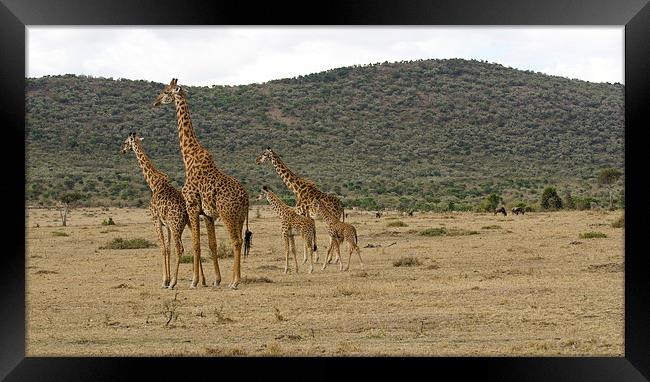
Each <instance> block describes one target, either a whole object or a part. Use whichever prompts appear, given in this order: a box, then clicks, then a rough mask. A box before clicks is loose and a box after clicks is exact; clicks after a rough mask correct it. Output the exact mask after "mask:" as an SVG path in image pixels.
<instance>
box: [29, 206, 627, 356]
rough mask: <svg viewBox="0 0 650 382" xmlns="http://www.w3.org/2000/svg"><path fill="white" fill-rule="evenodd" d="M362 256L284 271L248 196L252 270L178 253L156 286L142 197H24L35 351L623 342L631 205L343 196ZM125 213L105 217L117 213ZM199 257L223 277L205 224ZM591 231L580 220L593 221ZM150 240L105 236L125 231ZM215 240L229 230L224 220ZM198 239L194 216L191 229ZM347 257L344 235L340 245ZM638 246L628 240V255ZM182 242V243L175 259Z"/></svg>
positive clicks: (467, 350) (347, 352)
mask: <svg viewBox="0 0 650 382" xmlns="http://www.w3.org/2000/svg"><path fill="white" fill-rule="evenodd" d="M347 212H349V215H348V217H347V218H346V222H350V223H352V224H354V225H355V226H356V228H357V232H358V236H359V246H360V248H361V256H362V259H363V262H364V265H365V266H364V268H363V269H362V268H361V265H360V263H359V259H358V257H357V256H356V255H353V257H352V259H351V264H350V269H349V270H348V271H344V272H340V271H339V269H338V266H337V265H336V264H334V263H332V264H329V265H328V266H327V268H326V269H325V270H324V271H322V270H321V266H322V264H323V260H324V258H325V252H326V249H327V244H328V240H327V231H326V227H325V224H324V223H323V221H322V220H320V219H319V218H317V219H316V233H317V242H318V255H319V260H318V263H317V264H315V267H314V272H313V273H312V274H308V273H307V270H308V264H303V254H302V239H301V238H300V236H296V238H295V241H296V248H297V255H298V263H299V271H298V273H296V272H295V269H294V265H293V261H291V262H290V265H289V269H290V272H289V273H288V274H284V272H283V271H284V262H285V257H284V244H283V242H282V240H281V237H280V227H279V218H278V217H277V216H276V215H275V214H274V213H273V211H272V210H270V209H269V208H268V206H256V205H253V206H252V207H251V211H250V223H249V225H250V229H251V231H252V232H253V239H252V242H253V245H252V248H251V252H250V254H249V256H248V257H247V258H245V259H242V283H241V284H240V286H239V289H237V290H230V289H228V284H229V282H230V281H231V280H232V273H231V272H232V263H233V259H232V257H229V258H223V259H220V260H219V265H220V268H221V275H222V282H221V285H220V286H219V287H216V288H213V287H211V286H208V287H201V286H199V287H198V288H197V289H194V290H190V289H189V284H190V280H191V263H189V262H182V263H181V264H180V270H179V283H178V285H177V286H176V288H175V289H174V290H169V289H162V288H161V282H162V256H161V254H160V248H159V247H157V245H158V241H157V237H156V234H155V231H154V229H153V225H152V224H151V221H150V217H149V215H148V211H147V210H146V209H138V208H110V209H106V208H78V209H74V210H72V211H71V212H70V213H69V215H68V224H67V226H66V227H62V226H61V222H60V217H59V213H58V211H56V210H55V209H51V210H48V209H28V210H26V215H27V219H26V224H27V226H26V236H27V239H26V254H25V256H26V270H25V272H26V283H27V285H26V291H27V294H26V313H27V315H26V317H27V318H26V354H27V356H294V355H297V356H366V355H369V356H403V355H406V356H421V355H424V356H544V355H549V356H553V355H569V356H586V355H589V356H623V349H624V342H623V341H624V272H623V270H624V246H623V236H624V229H623V228H615V227H613V226H612V223H613V222H615V221H617V220H618V219H619V218H620V217H621V214H622V212H621V211H604V210H597V211H560V212H529V213H526V214H525V215H513V214H510V213H509V214H508V216H502V215H493V214H491V213H470V212H461V213H449V212H448V213H417V212H416V213H415V214H414V215H413V216H408V215H405V214H400V213H397V212H395V213H390V212H389V213H386V214H384V215H382V216H381V218H377V217H376V216H375V213H374V212H365V211H352V210H349V211H347ZM109 217H110V218H111V219H112V220H113V221H114V222H115V225H102V222H105V221H106V220H107V219H108V218H109ZM201 228H202V229H201V234H202V243H201V246H202V254H201V256H202V260H203V269H204V272H205V276H206V281H207V283H208V285H211V284H212V282H213V281H214V273H213V265H212V260H211V259H210V256H209V255H210V251H209V249H208V245H207V235H206V232H205V226H204V225H202V227H201ZM585 234H586V235H585ZM120 238H121V239H123V240H129V239H136V238H140V239H144V240H146V241H149V242H151V243H154V244H156V246H154V247H150V248H140V249H104V247H106V246H107V244H108V243H110V242H111V241H113V240H115V239H120ZM217 239H218V240H219V241H220V242H221V243H222V244H225V243H228V241H227V239H226V231H225V229H224V227H223V226H222V225H217ZM183 244H184V247H185V251H186V255H188V254H189V253H190V252H191V248H192V246H191V237H190V232H189V229H186V230H185V232H184V234H183ZM341 255H342V258H343V261H344V264H347V262H348V256H347V248H346V246H345V245H343V246H342V247H341ZM628 255H634V254H628ZM174 256H175V254H174V253H173V252H172V264H173V263H174Z"/></svg>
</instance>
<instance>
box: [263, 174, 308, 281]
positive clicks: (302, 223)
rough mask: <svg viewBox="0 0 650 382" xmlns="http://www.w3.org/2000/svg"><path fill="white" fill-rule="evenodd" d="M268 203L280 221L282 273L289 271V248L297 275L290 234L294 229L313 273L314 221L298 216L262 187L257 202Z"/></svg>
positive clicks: (293, 246) (292, 241)
mask: <svg viewBox="0 0 650 382" xmlns="http://www.w3.org/2000/svg"><path fill="white" fill-rule="evenodd" d="M265 198H266V200H268V201H269V205H271V208H273V210H274V211H275V212H276V213H277V214H278V216H280V219H282V238H283V239H284V250H285V258H286V263H285V265H284V273H287V272H288V271H289V248H291V252H292V253H293V260H294V261H295V262H296V273H298V259H296V243H295V241H294V239H293V235H292V233H291V231H292V229H295V230H296V231H298V232H299V233H300V236H302V238H303V240H304V241H305V243H304V253H305V258H307V257H309V273H312V272H313V271H314V263H313V260H312V256H313V252H315V251H316V249H317V247H316V225H315V224H314V219H312V218H310V217H309V216H303V215H300V214H298V213H297V212H296V211H294V210H293V208H291V207H289V206H288V205H286V204H285V203H284V202H283V201H282V200H280V198H278V197H277V195H275V194H274V193H273V192H271V190H269V189H268V188H267V187H266V186H263V187H262V191H261V192H260V196H259V197H258V198H257V199H258V200H262V199H265Z"/></svg>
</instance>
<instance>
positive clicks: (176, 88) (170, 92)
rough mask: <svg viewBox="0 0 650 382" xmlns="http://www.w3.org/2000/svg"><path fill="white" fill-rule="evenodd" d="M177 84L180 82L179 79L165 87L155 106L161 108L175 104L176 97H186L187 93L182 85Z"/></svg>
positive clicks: (174, 79)
mask: <svg viewBox="0 0 650 382" xmlns="http://www.w3.org/2000/svg"><path fill="white" fill-rule="evenodd" d="M177 82H178V78H172V80H171V82H170V83H169V85H165V87H164V88H163V90H162V91H161V92H160V94H159V95H158V98H156V101H154V103H153V105H154V106H160V105H161V104H167V103H172V102H174V99H176V97H178V96H183V97H184V96H185V95H186V94H187V93H186V92H185V90H184V89H183V88H182V87H181V86H180V85H178V84H177Z"/></svg>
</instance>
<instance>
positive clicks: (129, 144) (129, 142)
mask: <svg viewBox="0 0 650 382" xmlns="http://www.w3.org/2000/svg"><path fill="white" fill-rule="evenodd" d="M136 139H137V140H138V141H141V140H142V137H140V135H139V134H137V133H136V132H132V133H129V136H128V137H126V139H125V140H124V143H122V150H120V152H121V153H122V154H126V153H127V151H129V150H133V146H134V145H135V140H136Z"/></svg>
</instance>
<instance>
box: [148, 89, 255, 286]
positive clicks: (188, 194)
mask: <svg viewBox="0 0 650 382" xmlns="http://www.w3.org/2000/svg"><path fill="white" fill-rule="evenodd" d="M177 82H178V79H176V78H173V79H172V80H171V82H170V83H169V85H166V86H165V87H164V88H163V90H162V91H161V92H160V95H159V96H158V98H156V101H155V102H154V104H153V105H154V106H159V105H161V104H168V103H172V102H174V103H175V104H176V117H177V119H178V140H179V144H180V148H181V154H182V156H183V163H184V165H185V184H184V185H183V191H182V192H183V197H184V198H185V205H186V207H187V214H188V216H189V219H190V227H191V228H192V250H193V254H194V274H193V277H192V284H191V285H190V288H195V287H196V284H197V283H198V280H199V266H200V264H201V232H200V226H199V215H203V216H204V220H205V225H206V228H207V231H208V244H209V246H210V252H211V253H212V259H213V261H214V274H215V277H216V279H215V281H214V284H213V286H218V285H219V284H220V283H221V273H220V272H219V263H218V260H217V240H216V233H215V228H214V220H215V219H217V218H219V219H221V221H222V222H223V224H224V226H225V227H226V230H227V231H228V235H229V236H230V243H231V245H232V249H233V254H234V257H235V259H234V262H233V268H232V273H233V276H232V282H231V283H230V285H229V287H230V288H231V289H237V286H238V285H239V282H240V280H241V269H240V259H241V249H242V243H243V244H244V252H245V253H247V252H248V249H249V247H250V240H249V238H250V231H249V230H248V205H249V198H248V193H247V192H246V189H245V188H244V187H243V186H242V185H241V183H239V181H238V180H237V179H235V178H233V177H231V176H229V175H226V174H224V173H223V172H222V171H221V170H220V169H219V168H218V167H217V166H216V165H215V163H214V159H213V158H212V154H210V152H209V151H208V150H207V149H206V148H205V147H203V146H202V145H201V143H200V142H199V140H198V138H197V136H196V134H195V133H194V128H193V127H192V121H191V119H190V114H189V109H188V106H187V100H186V96H187V93H186V92H185V91H184V90H183V88H182V87H181V86H180V85H178V84H177ZM244 222H246V235H245V238H246V240H242V228H243V225H244Z"/></svg>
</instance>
